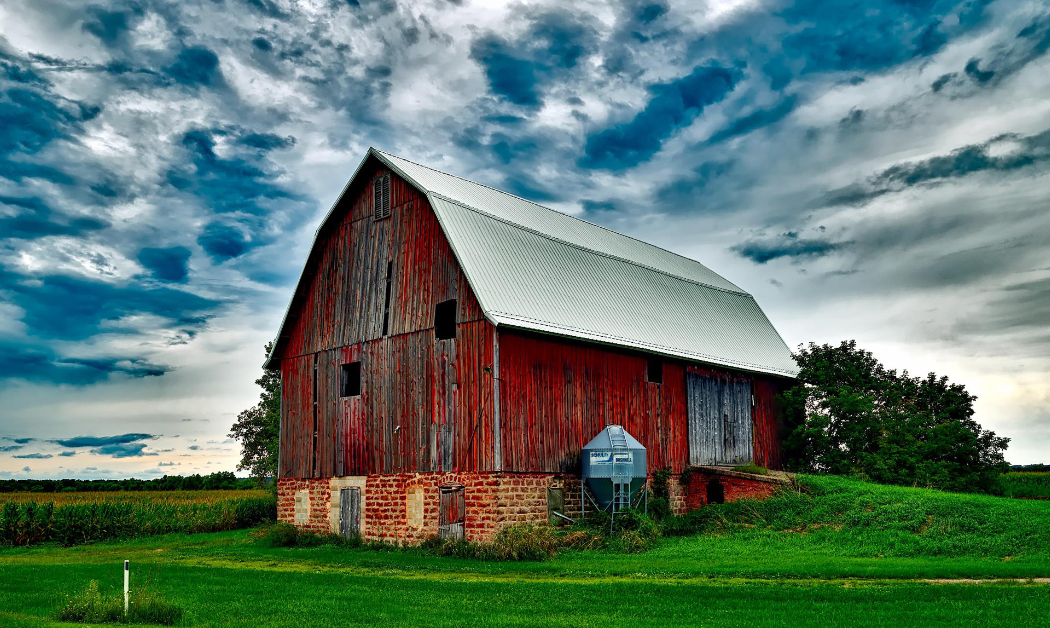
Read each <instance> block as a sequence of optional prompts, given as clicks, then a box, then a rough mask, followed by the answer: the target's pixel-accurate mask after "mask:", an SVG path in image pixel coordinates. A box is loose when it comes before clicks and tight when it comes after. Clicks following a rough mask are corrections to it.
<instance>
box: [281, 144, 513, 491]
mask: <svg viewBox="0 0 1050 628" xmlns="http://www.w3.org/2000/svg"><path fill="white" fill-rule="evenodd" d="M377 164H378V162H374V161H373V162H371V163H369V164H366V167H365V170H364V171H362V173H360V174H359V176H358V177H357V179H358V180H359V181H366V183H365V184H364V185H360V186H358V187H357V189H350V190H347V192H346V193H345V194H344V197H343V200H342V201H341V202H340V204H339V206H338V207H337V208H336V214H335V215H334V216H332V219H331V220H330V221H329V223H328V225H326V228H325V230H324V231H323V232H322V233H321V234H320V235H319V237H318V242H317V245H316V246H315V250H314V252H313V254H312V255H311V257H310V259H309V260H308V261H307V267H306V268H307V270H306V274H305V275H304V280H303V282H302V285H301V286H300V293H299V294H297V295H296V299H295V301H294V303H293V305H292V308H291V310H290V312H289V320H288V321H287V323H286V326H285V335H284V336H283V337H282V338H280V339H279V344H278V347H277V350H276V352H275V356H274V359H280V360H281V373H282V384H283V390H282V425H281V452H280V455H281V464H280V467H281V468H280V475H281V477H329V476H342V475H363V474H370V473H399V472H419V471H480V470H492V469H493V468H494V452H493V442H492V433H493V427H492V405H493V404H492V390H493V381H492V376H493V375H492V363H493V360H492V350H493V337H492V333H493V328H492V325H491V324H490V323H489V322H488V321H486V320H485V319H484V317H483V315H482V312H481V308H480V306H479V305H478V302H477V299H476V298H475V297H474V294H473V292H472V291H471V290H470V288H469V286H468V284H467V281H466V277H465V276H464V275H463V272H462V270H461V269H460V267H459V264H458V262H457V261H456V259H455V256H454V255H453V253H452V250H451V248H450V247H449V244H448V241H447V240H446V238H445V236H444V234H443V233H442V231H441V228H440V226H439V225H438V222H437V217H436V216H435V215H434V212H433V210H432V209H431V208H430V205H429V204H428V203H427V201H426V198H425V197H424V196H422V195H421V194H420V193H419V192H418V191H417V190H415V189H414V188H412V187H411V186H410V185H408V184H407V183H406V182H405V181H404V180H402V179H401V178H400V177H398V176H397V175H396V174H393V173H391V199H392V202H391V216H390V217H389V218H386V219H383V220H378V221H377V220H374V219H373V204H372V181H373V180H374V178H375V176H376V175H378V174H380V173H383V172H387V171H386V170H384V169H382V168H379V167H378V166H377ZM388 264H390V266H389V268H390V269H391V271H392V272H391V294H390V308H389V314H388V316H389V320H388V329H387V334H386V335H385V336H384V334H383V319H384V309H385V305H386V283H387V269H388ZM448 299H456V300H457V306H458V310H459V311H458V317H457V319H458V323H459V324H458V326H457V327H458V328H457V335H456V338H454V339H448V340H437V339H436V338H435V336H434V331H433V327H434V307H435V305H437V304H438V303H440V302H442V301H445V300H448ZM315 360H316V365H317V371H316V372H317V376H316V378H315V377H314V361H315ZM353 361H360V362H361V363H362V369H361V370H362V377H361V392H362V394H361V395H360V396H355V397H340V396H339V393H340V390H339V385H340V365H341V364H344V363H348V362H353ZM315 380H316V382H315ZM315 384H316V397H315V392H314V389H315ZM315 399H316V402H317V404H316V405H317V408H316V415H315V410H314V401H315ZM315 426H316V431H317V439H316V445H315V442H314V437H313V433H314V430H315Z"/></svg>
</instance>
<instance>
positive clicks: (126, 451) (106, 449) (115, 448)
mask: <svg viewBox="0 0 1050 628" xmlns="http://www.w3.org/2000/svg"><path fill="white" fill-rule="evenodd" d="M91 453H93V454H95V455H98V456H112V457H114V458H142V457H145V456H157V455H160V454H158V453H157V452H155V451H146V445H145V443H127V444H114V445H103V446H102V447H96V448H95V449H92V450H91Z"/></svg>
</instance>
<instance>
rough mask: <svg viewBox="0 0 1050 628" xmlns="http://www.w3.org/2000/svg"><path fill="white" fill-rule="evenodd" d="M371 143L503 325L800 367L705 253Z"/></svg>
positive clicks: (759, 366)
mask: <svg viewBox="0 0 1050 628" xmlns="http://www.w3.org/2000/svg"><path fill="white" fill-rule="evenodd" d="M369 154H370V155H374V156H376V157H377V158H378V159H380V160H381V161H382V162H384V163H385V164H386V165H387V166H389V167H390V168H391V169H393V170H394V171H395V172H397V173H398V174H399V175H401V176H402V177H403V178H405V179H406V180H408V181H409V182H410V183H412V184H413V185H415V186H416V187H418V188H419V189H420V190H421V191H422V192H423V193H424V194H426V195H427V197H428V199H429V201H430V204H431V206H432V207H433V208H434V212H435V213H436V214H437V217H438V222H439V223H440V224H441V227H442V228H443V229H444V231H445V235H446V236H447V237H448V240H449V243H450V244H451V246H452V249H453V251H454V252H455V254H456V257H457V258H458V259H459V263H460V265H461V266H462V268H463V272H464V274H466V276H467V280H468V281H469V283H470V285H471V287H472V288H473V290H474V293H475V295H476V296H477V298H478V301H479V303H480V304H481V308H482V310H484V312H485V314H486V316H487V317H488V318H489V320H491V321H492V322H493V323H494V324H496V325H501V326H506V327H513V328H518V329H527V330H534V331H539V332H544V333H551V334H556V335H561V336H568V337H573V338H580V339H585V340H592V341H597V342H602V343H606V344H612V345H617V346H622V347H630V348H635V349H641V350H645V351H650V352H654V353H659V354H663V355H668V356H674V357H681V358H687V359H690V360H695V361H699V362H707V363H711V364H718V365H722V366H728V367H734V368H739V369H743V370H748V371H756V372H763V373H773V374H778V375H786V376H794V375H796V374H797V368H796V366H795V363H794V360H792V358H791V351H790V350H789V349H788V347H787V345H786V344H785V343H784V341H783V339H782V338H781V337H780V335H779V334H778V333H777V331H776V330H775V329H774V328H773V325H772V324H771V323H770V322H769V319H768V318H766V316H765V314H763V312H762V310H761V308H759V307H758V304H757V303H756V302H755V300H754V298H753V297H752V296H751V295H750V294H748V293H746V292H745V291H744V290H742V289H741V288H739V287H738V286H736V285H735V284H733V283H731V282H730V281H728V280H726V279H725V278H723V277H721V276H720V275H718V274H717V273H715V272H714V271H712V270H710V269H709V268H707V267H706V266H704V265H703V264H700V263H699V262H697V261H695V260H691V259H689V258H686V257H683V256H681V255H677V254H675V253H671V252H670V251H665V250H663V249H661V248H659V247H656V246H653V245H651V244H647V243H645V242H641V241H639V240H635V239H634V238H630V237H628V236H625V235H622V234H619V233H616V232H614V231H610V230H608V229H605V228H603V227H599V226H597V225H594V224H591V223H588V222H586V221H583V220H579V219H578V218H574V217H572V216H568V215H566V214H562V213H559V212H556V211H554V210H552V209H548V208H546V207H543V206H541V205H537V204H536V203H533V202H531V201H527V200H525V199H522V198H519V197H517V196H514V195H512V194H507V193H505V192H501V191H499V190H496V189H493V188H490V187H487V186H484V185H481V184H479V183H474V182H472V181H467V180H466V179H461V178H459V177H455V176H452V175H449V174H445V173H443V172H439V171H437V170H433V169H431V168H427V167H426V166H421V165H419V164H416V163H413V162H410V161H408V160H405V159H402V158H400V157H395V156H393V155H390V154H388V153H383V152H381V151H378V150H375V149H369ZM366 159H367V157H366ZM363 163H364V162H362V164H363ZM358 170H360V166H359V167H358ZM355 175H356V172H355ZM329 215H331V213H329ZM325 221H327V217H326V219H325ZM323 224H324V223H323V222H322V226H323ZM319 231H320V229H319ZM289 307H290V306H289ZM286 317H287V315H286ZM282 327H283V323H282Z"/></svg>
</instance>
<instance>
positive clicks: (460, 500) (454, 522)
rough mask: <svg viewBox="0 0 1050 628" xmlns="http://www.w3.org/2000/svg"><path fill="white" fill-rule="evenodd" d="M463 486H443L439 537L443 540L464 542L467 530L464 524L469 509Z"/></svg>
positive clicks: (439, 511) (439, 509)
mask: <svg viewBox="0 0 1050 628" xmlns="http://www.w3.org/2000/svg"><path fill="white" fill-rule="evenodd" d="M464 497H465V493H464V490H463V487H462V486H442V487H441V492H440V503H439V504H438V506H439V508H438V513H439V514H438V536H439V537H441V538H443V539H457V540H462V539H463V537H464V533H465V530H464V529H463V522H464V520H465V519H466V514H467V509H466V500H465V499H464Z"/></svg>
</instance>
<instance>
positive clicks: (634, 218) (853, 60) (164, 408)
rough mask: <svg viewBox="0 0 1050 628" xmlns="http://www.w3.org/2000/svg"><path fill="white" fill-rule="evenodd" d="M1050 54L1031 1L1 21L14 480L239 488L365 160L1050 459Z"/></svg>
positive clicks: (217, 7)
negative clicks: (405, 167) (498, 212)
mask: <svg viewBox="0 0 1050 628" xmlns="http://www.w3.org/2000/svg"><path fill="white" fill-rule="evenodd" d="M569 7H571V8H569ZM1048 48H1050V8H1048V7H1047V5H1046V4H1045V3H1042V2H1012V1H1005V0H998V1H994V2H981V1H979V0H969V1H962V2H954V1H952V2H924V1H921V0H917V1H909V2H905V1H897V2H891V1H886V0H874V1H872V0H869V1H865V2H855V3H847V2H838V3H834V9H832V8H831V5H828V4H827V3H823V2H817V1H816V0H804V1H802V2H796V3H790V2H748V1H741V2H733V1H728V2H706V3H705V2H702V1H700V2H698V1H696V0H680V1H677V0H676V1H666V2H665V1H662V0H658V1H655V2H654V1H652V0H645V1H642V2H624V3H606V2H592V1H583V2H575V3H564V2H556V1H547V2H511V3H497V2H487V1H473V0H460V1H450V0H424V1H420V2H415V3H398V2H395V1H394V0H338V1H337V0H197V1H192V0H184V1H178V2H163V1H156V2H150V1H147V0H142V1H135V0H129V1H111V0H101V1H100V2H97V3H88V2H82V1H81V0H68V1H60V0H5V2H3V3H2V4H0V358H2V359H0V439H2V440H0V477H56V476H77V477H117V476H127V475H135V476H138V477H152V476H156V475H160V474H163V473H173V472H174V473H192V472H205V473H206V472H209V471H212V470H232V469H233V467H234V465H235V462H236V459H237V450H236V445H235V444H234V443H231V442H230V441H229V440H228V439H227V432H228V431H229V427H230V424H231V423H232V421H233V419H234V417H235V416H236V414H237V412H239V411H240V410H242V409H244V408H246V407H248V406H250V405H251V404H252V403H254V401H255V399H256V397H257V389H256V387H255V385H254V383H253V381H254V379H255V378H256V377H257V376H258V373H259V370H260V365H261V362H262V359H263V345H264V343H265V342H266V341H267V340H268V339H270V338H272V337H273V336H274V335H275V334H276V330H277V325H278V322H279V321H280V318H281V315H282V313H283V310H284V308H285V306H286V304H287V302H288V299H289V297H290V295H291V291H292V288H293V284H294V281H295V278H296V277H297V276H298V273H299V270H300V268H301V264H302V262H303V260H304V259H305V257H306V252H307V247H308V245H309V242H310V239H311V237H312V235H313V231H314V229H315V228H316V226H317V224H318V222H319V220H320V218H321V216H322V215H323V214H324V213H325V212H326V211H327V209H328V207H329V206H330V204H331V203H332V202H333V200H334V199H335V197H336V195H337V194H338V192H339V190H340V188H341V187H342V185H343V184H344V183H345V181H346V179H347V178H348V177H349V175H350V174H351V173H352V172H353V170H354V168H355V167H356V165H357V163H358V162H359V160H360V159H361V158H362V157H363V155H364V153H365V150H366V149H367V148H368V147H369V146H376V147H379V148H382V149H384V150H387V151H390V152H393V153H395V154H397V155H401V156H404V157H406V158H409V159H412V160H414V161H418V162H421V163H424V164H428V165H431V166H434V167H437V168H440V169H443V170H446V171H448V172H452V173H454V174H458V175H461V176H465V177H468V178H471V179H474V180H477V181H480V182H483V183H486V184H489V185H493V186H496V187H499V188H502V189H505V190H507V191H510V192H513V193H515V194H518V195H520V196H524V197H526V198H530V199H533V200H536V201H539V202H541V203H544V204H546V205H548V206H550V207H552V208H555V209H558V210H560V211H563V212H567V213H570V214H575V215H578V216H581V217H583V218H585V219H587V220H591V221H594V222H597V223H600V224H603V225H606V226H608V227H611V228H613V229H616V230H619V231H622V232H624V233H627V234H630V235H633V236H636V237H639V238H642V239H645V240H648V241H650V242H653V243H655V244H658V245H660V246H663V247H665V248H669V249H671V250H673V251H676V252H679V253H682V254H685V255H688V256H691V257H693V258H695V259H698V260H700V261H702V262H703V263H705V264H706V265H708V266H710V267H711V268H713V269H714V270H716V271H718V272H720V273H721V274H723V275H725V276H726V277H727V278H729V279H730V280H731V281H733V282H735V283H737V284H738V285H740V286H742V287H744V288H745V289H748V290H750V291H751V292H752V293H753V294H754V295H755V296H756V298H757V299H758V302H759V303H760V304H761V305H762V306H763V308H764V309H765V311H766V313H767V314H768V315H769V317H770V318H771V319H772V320H773V322H774V324H775V325H776V326H777V328H778V329H779V330H780V332H781V333H782V334H783V335H784V337H785V339H786V340H787V342H788V344H789V345H791V346H795V345H797V344H799V343H802V342H809V341H817V342H837V341H839V340H842V339H848V338H856V339H857V340H858V342H859V343H860V344H861V346H863V347H865V348H868V349H870V350H872V351H874V352H875V354H876V356H877V357H879V358H880V359H882V360H883V361H884V362H885V363H887V364H889V365H890V366H893V367H897V368H901V369H905V368H906V369H908V370H909V371H911V372H912V373H913V374H924V373H926V372H928V371H930V370H935V371H937V372H938V373H943V374H947V375H948V376H949V377H951V378H952V380H954V381H958V382H962V383H964V384H965V385H966V386H967V387H968V388H969V389H970V391H971V392H973V393H975V394H976V395H978V397H979V400H978V402H977V418H978V419H979V420H980V421H981V422H982V423H983V424H984V425H985V426H986V427H988V428H991V429H993V430H995V431H997V432H999V433H1000V434H1001V435H1004V436H1009V437H1010V438H1012V439H1013V442H1012V443H1011V446H1010V450H1009V452H1008V456H1007V457H1008V459H1009V460H1010V461H1012V462H1015V463H1030V462H1050V456H1048V455H1047V452H1048V451H1050V55H1048V54H1047V51H1048Z"/></svg>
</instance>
